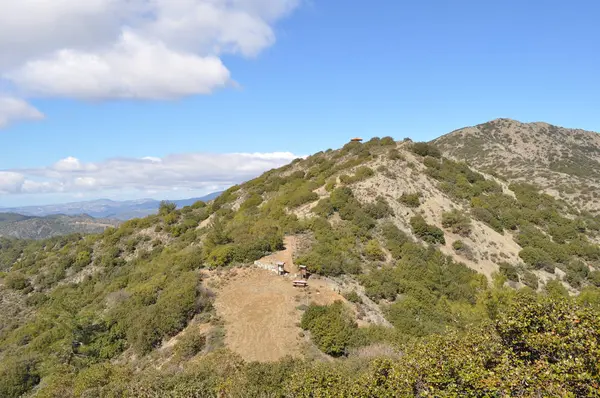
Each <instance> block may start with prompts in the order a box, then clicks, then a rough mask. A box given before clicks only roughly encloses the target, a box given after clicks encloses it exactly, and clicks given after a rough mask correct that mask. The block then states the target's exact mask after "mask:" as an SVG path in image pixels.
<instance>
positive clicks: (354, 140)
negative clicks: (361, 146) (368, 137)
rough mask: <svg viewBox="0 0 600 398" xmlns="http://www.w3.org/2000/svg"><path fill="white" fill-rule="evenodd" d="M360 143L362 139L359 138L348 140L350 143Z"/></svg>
mask: <svg viewBox="0 0 600 398" xmlns="http://www.w3.org/2000/svg"><path fill="white" fill-rule="evenodd" d="M362 141H363V139H362V138H360V137H354V138H352V139H351V140H350V142H362Z"/></svg>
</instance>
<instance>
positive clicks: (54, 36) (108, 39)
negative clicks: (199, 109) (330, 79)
mask: <svg viewBox="0 0 600 398" xmlns="http://www.w3.org/2000/svg"><path fill="white" fill-rule="evenodd" d="M299 2H300V0H85V1H81V0H53V1H39V0H19V1H14V0H0V9H1V10H2V13H0V53H1V54H3V57H2V58H1V59H0V80H1V79H3V80H5V81H6V82H9V83H10V84H11V85H14V86H15V88H16V89H17V90H18V91H20V92H22V93H24V94H26V95H29V96H38V97H55V96H58V97H70V98H78V99H112V98H119V99H122V98H128V99H171V98H178V97H183V96H189V95H197V94H210V93H211V92H212V91H214V90H215V89H218V88H220V87H223V86H226V85H227V84H229V83H231V77H230V72H229V70H228V69H227V68H226V66H225V65H224V64H223V63H222V61H221V59H220V56H221V55H222V54H223V53H231V54H239V55H241V56H245V57H252V56H256V55H257V54H259V53H260V52H261V51H262V50H264V49H265V48H267V47H269V46H271V45H272V44H273V43H274V42H275V33H274V30H273V26H274V24H275V23H276V22H277V21H278V20H280V19H281V18H283V17H284V16H286V15H288V14H289V13H291V12H292V11H293V10H294V9H295V8H296V7H297V6H298V5H299ZM0 120H1V119H0Z"/></svg>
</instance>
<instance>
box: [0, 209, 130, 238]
mask: <svg viewBox="0 0 600 398" xmlns="http://www.w3.org/2000/svg"><path fill="white" fill-rule="evenodd" d="M118 225H119V221H117V220H108V219H96V218H93V217H90V216H86V215H83V216H65V215H52V216H45V217H35V216H24V215H21V214H16V213H0V236H4V237H11V238H19V239H46V238H51V237H54V236H60V235H68V234H71V233H76V232H79V233H83V234H92V233H100V232H102V231H104V230H105V229H106V228H108V227H116V226H118Z"/></svg>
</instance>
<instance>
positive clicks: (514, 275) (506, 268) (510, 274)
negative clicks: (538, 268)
mask: <svg viewBox="0 0 600 398" xmlns="http://www.w3.org/2000/svg"><path fill="white" fill-rule="evenodd" d="M498 266H499V267H500V273H501V274H502V275H504V276H506V278H507V279H508V280H509V281H513V282H518V281H519V272H518V271H517V269H516V268H515V267H514V266H513V265H511V264H509V263H507V262H501V263H500V264H498Z"/></svg>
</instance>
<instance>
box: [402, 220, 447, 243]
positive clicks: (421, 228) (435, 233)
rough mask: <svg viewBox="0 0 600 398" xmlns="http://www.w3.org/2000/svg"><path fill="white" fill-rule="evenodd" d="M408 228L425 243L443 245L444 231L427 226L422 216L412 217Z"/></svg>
mask: <svg viewBox="0 0 600 398" xmlns="http://www.w3.org/2000/svg"><path fill="white" fill-rule="evenodd" d="M410 226H411V227H412V229H413V232H414V233H415V235H416V236H418V237H419V238H421V239H423V240H424V241H425V242H427V243H431V244H437V243H441V244H445V243H446V240H445V239H444V231H442V230H441V229H439V228H438V227H436V226H435V225H429V224H427V222H426V221H425V219H424V218H423V216H420V215H418V216H414V217H413V218H411V219H410Z"/></svg>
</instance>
